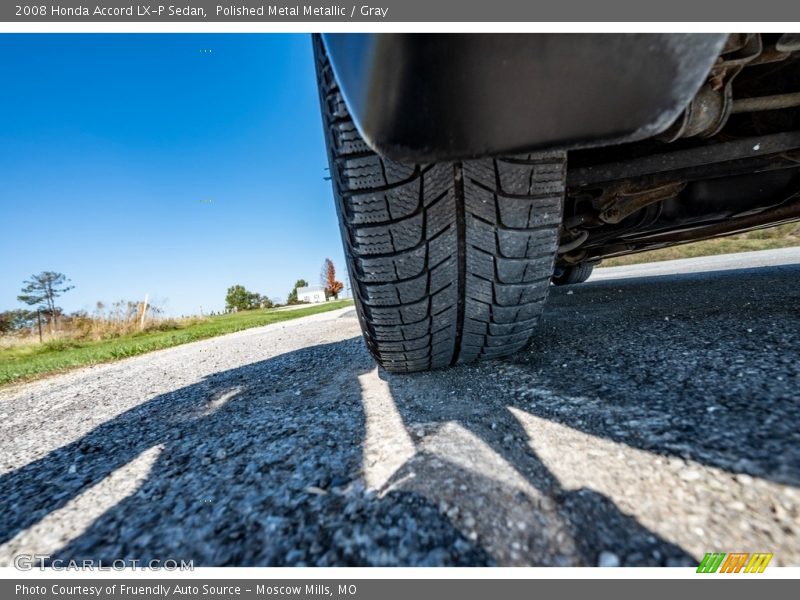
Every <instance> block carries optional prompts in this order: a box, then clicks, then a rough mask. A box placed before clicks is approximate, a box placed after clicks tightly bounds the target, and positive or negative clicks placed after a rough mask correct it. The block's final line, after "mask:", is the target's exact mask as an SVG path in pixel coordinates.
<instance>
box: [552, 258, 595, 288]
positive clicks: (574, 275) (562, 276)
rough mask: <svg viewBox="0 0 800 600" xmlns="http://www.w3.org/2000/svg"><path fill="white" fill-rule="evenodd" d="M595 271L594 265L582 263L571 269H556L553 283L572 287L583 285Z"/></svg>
mask: <svg viewBox="0 0 800 600" xmlns="http://www.w3.org/2000/svg"><path fill="white" fill-rule="evenodd" d="M593 270H594V263H588V262H587V263H581V264H579V265H573V266H570V267H556V269H555V271H554V272H553V283H554V284H556V285H572V284H574V283H583V282H584V281H586V280H587V279H589V276H590V275H591V274H592V271H593Z"/></svg>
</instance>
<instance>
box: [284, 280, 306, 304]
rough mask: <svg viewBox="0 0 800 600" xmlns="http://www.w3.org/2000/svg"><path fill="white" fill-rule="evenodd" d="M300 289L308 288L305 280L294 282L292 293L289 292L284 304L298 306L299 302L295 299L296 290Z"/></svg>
mask: <svg viewBox="0 0 800 600" xmlns="http://www.w3.org/2000/svg"><path fill="white" fill-rule="evenodd" d="M301 287H308V282H307V281H306V280H305V279H298V280H297V281H295V282H294V287H293V288H292V291H291V292H289V297H288V298H287V299H286V304H299V302H300V301H299V300H298V299H297V288H301Z"/></svg>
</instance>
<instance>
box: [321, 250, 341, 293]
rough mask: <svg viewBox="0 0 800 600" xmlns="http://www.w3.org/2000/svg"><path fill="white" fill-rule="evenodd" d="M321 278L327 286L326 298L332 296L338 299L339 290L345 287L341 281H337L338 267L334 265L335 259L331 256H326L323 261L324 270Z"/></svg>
mask: <svg viewBox="0 0 800 600" xmlns="http://www.w3.org/2000/svg"><path fill="white" fill-rule="evenodd" d="M319 280H320V283H321V284H322V286H323V287H324V288H325V297H326V298H331V297H332V298H334V299H336V298H338V297H339V292H341V291H342V288H344V284H342V282H341V281H336V267H335V266H333V261H332V260H331V259H330V258H326V259H325V260H324V261H323V262H322V272H321V273H320V275H319Z"/></svg>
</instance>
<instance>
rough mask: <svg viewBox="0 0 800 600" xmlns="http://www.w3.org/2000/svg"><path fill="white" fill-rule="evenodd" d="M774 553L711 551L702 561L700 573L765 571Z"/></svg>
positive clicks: (698, 569) (698, 570)
mask: <svg viewBox="0 0 800 600" xmlns="http://www.w3.org/2000/svg"><path fill="white" fill-rule="evenodd" d="M771 560H772V554H771V553H768V552H754V553H753V554H748V553H747V552H738V553H736V552H734V553H732V554H725V553H724V552H709V553H707V554H706V555H705V556H704V557H703V560H702V561H700V565H699V566H698V567H697V572H698V573H717V572H719V573H739V572H740V571H741V572H744V573H763V572H764V569H766V568H767V565H768V564H769V561H771Z"/></svg>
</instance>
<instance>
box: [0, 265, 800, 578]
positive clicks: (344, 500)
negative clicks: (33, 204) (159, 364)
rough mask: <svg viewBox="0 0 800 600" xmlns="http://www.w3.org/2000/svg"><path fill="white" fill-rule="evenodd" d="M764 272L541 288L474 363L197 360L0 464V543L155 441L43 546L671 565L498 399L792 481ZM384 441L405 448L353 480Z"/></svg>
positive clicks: (89, 550)
mask: <svg viewBox="0 0 800 600" xmlns="http://www.w3.org/2000/svg"><path fill="white" fill-rule="evenodd" d="M796 272H797V269H794V270H792V271H791V274H792V275H794V274H795V273H796ZM779 275H780V276H775V274H774V272H773V273H772V275H770V274H769V273H749V272H748V273H739V274H737V273H731V272H727V273H726V274H725V275H724V276H720V277H714V278H711V279H713V281H708V280H705V281H703V280H702V279H693V278H690V279H689V280H681V279H680V278H677V279H675V278H665V279H663V280H662V279H659V280H658V281H648V282H646V284H644V285H643V283H642V282H641V281H640V282H638V284H637V283H636V281H634V280H624V281H613V282H598V283H595V284H592V283H589V284H585V285H584V286H577V287H575V288H574V289H573V290H564V289H560V290H555V291H554V294H553V297H552V299H551V302H550V305H549V306H548V311H547V313H546V315H545V317H544V319H543V323H542V333H541V335H540V336H539V337H538V339H537V341H535V342H534V344H533V346H532V347H531V348H530V349H529V350H528V351H526V352H523V353H520V354H518V355H516V356H514V357H511V358H509V359H505V360H496V361H489V362H486V363H481V364H478V365H476V366H465V367H458V368H455V369H450V370H445V371H439V372H433V373H425V374H419V375H411V376H397V375H387V374H385V373H383V372H382V371H381V372H379V371H378V370H376V369H375V367H374V363H373V362H372V361H371V359H370V357H369V355H368V354H367V352H366V350H365V349H364V347H363V344H362V342H361V340H360V339H358V338H353V339H349V340H345V341H342V342H337V343H332V344H325V345H319V346H315V347H311V348H306V349H302V350H297V351H294V352H289V353H286V354H283V355H279V356H275V357H273V358H270V359H268V360H264V361H261V362H258V363H254V364H250V365H245V366H242V367H239V368H236V369H232V370H229V371H224V372H220V373H216V374H214V375H212V376H209V377H207V378H206V379H204V380H203V381H201V382H198V383H195V384H192V385H189V386H186V387H183V388H181V389H177V390H175V391H172V392H169V393H166V394H163V395H160V396H157V397H154V398H152V399H150V400H147V401H146V402H144V403H143V404H141V405H140V406H138V407H136V408H134V409H131V410H129V411H127V412H125V413H122V414H120V415H119V416H117V417H115V418H113V419H111V420H110V421H108V422H106V423H104V424H102V425H100V426H98V427H97V428H95V429H93V430H92V431H90V432H89V433H87V434H86V435H83V436H81V437H80V438H79V439H77V440H75V441H74V442H72V443H70V444H68V445H66V446H63V447H61V448H58V449H56V450H53V451H52V452H50V453H48V454H47V455H46V456H44V457H43V458H41V459H38V460H35V461H33V462H31V463H29V464H28V465H25V466H23V467H21V468H19V469H17V470H15V471H12V472H9V473H6V474H4V475H3V476H1V477H0V498H3V499H4V500H3V510H2V511H0V544H3V543H6V544H9V545H10V546H7V547H11V550H13V551H20V552H21V551H23V550H25V543H26V541H25V540H26V538H25V536H24V534H25V532H26V531H27V530H29V529H30V528H33V527H36V526H37V524H39V523H42V522H43V521H45V520H46V519H47V518H48V517H51V516H52V515H57V514H59V511H65V510H67V509H68V508H69V507H70V506H71V505H72V504H74V503H76V502H79V501H80V500H81V498H85V497H89V499H90V500H91V493H92V490H93V489H95V487H96V486H98V485H101V484H102V483H103V482H104V481H107V480H108V479H109V478H110V477H111V476H112V475H113V474H114V473H115V472H118V471H121V470H125V469H126V468H131V467H130V465H132V464H134V463H136V461H137V457H139V456H141V455H142V454H143V453H145V452H147V451H149V450H152V449H156V450H157V456H156V458H155V459H154V460H153V462H152V463H151V464H149V465H148V467H147V469H146V470H143V471H141V472H140V473H139V476H140V478H141V484H140V485H138V487H137V488H136V489H135V490H133V491H132V492H131V493H128V494H127V495H125V496H124V497H121V498H120V499H119V501H118V502H116V503H115V504H113V505H112V506H110V507H108V508H107V509H104V510H103V511H102V512H101V513H100V514H98V515H96V516H94V515H93V516H92V518H91V519H90V520H89V521H88V522H87V523H85V525H84V526H83V528H82V529H80V530H75V531H69V532H67V533H65V534H63V539H60V540H55V541H53V540H51V541H50V542H49V543H50V545H51V546H52V549H53V551H52V553H51V556H52V558H61V559H70V560H72V559H74V560H82V559H86V558H91V559H96V560H97V559H101V560H104V561H106V562H110V561H112V560H127V561H132V560H137V561H142V562H146V561H148V560H152V559H161V560H163V559H166V558H173V559H178V560H193V561H194V563H195V565H197V566H200V565H214V566H216V565H220V566H223V565H231V566H232V565H238V566H250V565H269V566H280V565H319V566H326V565H428V566H433V565H493V564H503V565H523V564H528V565H531V564H532V565H573V564H577V565H596V564H597V563H598V560H599V557H600V553H601V552H603V551H605V550H609V549H611V550H613V551H614V553H615V554H614V557H615V558H616V559H618V560H622V561H623V562H624V563H625V564H631V565H664V564H667V565H669V564H693V563H695V562H696V560H697V559H698V557H697V556H696V555H693V554H692V553H690V552H688V551H687V550H685V549H683V548H681V547H680V546H678V545H676V544H673V543H670V542H669V541H667V540H665V539H664V538H663V537H661V536H659V535H658V534H656V533H655V532H654V531H652V530H650V529H648V528H647V527H645V526H643V525H642V524H641V523H640V522H638V521H637V519H636V518H635V517H633V516H631V515H630V514H628V513H626V512H625V511H624V510H622V509H620V508H619V507H618V506H617V504H616V503H615V502H614V501H613V500H612V499H611V498H610V497H608V496H606V495H604V494H603V493H601V492H599V491H598V490H595V489H591V488H588V487H579V488H574V487H570V486H565V485H564V484H563V483H562V482H561V481H560V480H559V477H558V476H557V475H556V474H554V473H553V471H552V470H551V469H550V468H549V467H548V463H547V462H546V461H544V460H543V459H542V457H540V456H539V454H538V453H537V451H536V450H534V446H532V445H531V443H529V442H531V441H532V440H531V434H530V433H529V431H527V430H526V429H525V427H523V425H522V424H521V421H520V417H519V414H522V413H525V414H528V415H532V416H534V417H536V418H539V419H542V420H543V421H545V422H548V423H555V424H560V425H563V426H566V427H569V428H570V429H571V430H575V431H581V432H585V433H588V434H591V435H592V436H596V437H598V438H602V439H608V440H611V441H613V442H615V443H618V444H622V445H626V446H630V447H634V448H637V449H639V450H642V451H645V452H647V453H651V454H655V455H666V456H677V457H681V458H690V459H692V460H695V461H697V462H699V463H702V464H705V465H708V466H712V467H717V468H720V469H723V470H726V471H729V472H733V473H748V474H751V475H756V476H758V477H762V478H767V479H771V480H773V481H778V482H785V483H789V484H791V485H797V482H798V461H797V456H798V455H797V452H798V447H799V445H798V444H797V435H798V433H797V432H798V430H800V427H798V425H800V421H799V420H798V402H797V396H796V390H797V386H796V385H795V386H792V385H788V386H787V385H786V383H787V382H786V381H785V380H783V381H781V380H778V379H777V378H778V377H783V376H785V377H789V376H796V368H797V361H796V359H797V355H796V351H797V348H798V346H797V344H796V342H797V336H798V331H800V328H794V329H793V328H788V329H787V327H786V325H787V323H788V324H791V323H796V322H797V314H796V313H795V312H793V311H794V308H793V307H794V306H797V302H796V301H797V299H798V298H797V291H796V290H795V289H794V288H792V287H791V286H790V285H789V284H788V283H787V282H786V277H785V276H786V273H782V274H779ZM706 279H708V278H706ZM733 286H735V287H736V288H737V294H732V295H730V297H729V298H728V302H727V303H726V304H725V305H723V306H720V305H719V299H720V298H727V297H728V296H727V293H728V292H730V290H731V289H733ZM764 286H771V288H770V289H771V291H772V292H773V296H770V297H771V298H772V300H770V301H769V302H766V303H764V302H762V303H761V304H760V305H759V304H757V303H756V300H757V298H759V297H760V296H762V294H760V293H759V290H763V289H764ZM646 289H649V290H650V294H651V295H648V296H647V299H648V301H647V302H645V301H644V293H645V290H646ZM569 291H572V292H573V293H572V294H570V293H569ZM775 292H780V293H778V294H777V296H775V295H774V294H775ZM652 294H655V295H654V296H652ZM709 294H711V295H712V296H713V295H716V296H717V302H716V303H715V302H713V301H712V298H709ZM776 297H780V298H783V299H785V300H786V303H785V304H784V302H783V301H779V300H777V299H776ZM622 298H625V300H624V301H622V300H621V299H622ZM756 310H758V312H756ZM350 318H352V317H350ZM747 329H753V332H747ZM750 333H757V335H750ZM765 348H766V350H765ZM564 365H566V366H564ZM748 370H750V371H753V374H748V373H749V371H748ZM740 372H741V373H745V375H744V376H739V373H740ZM498 374H502V377H498V376H496V375H498ZM780 374H782V375H780ZM793 374H794V375H793ZM794 381H796V379H795V380H794ZM511 382H513V385H511ZM381 385H384V386H385V390H384V391H383V392H381V387H380V386H381ZM370 386H373V387H370ZM375 386H377V387H375ZM373 388H374V389H373ZM565 398H566V399H567V400H568V402H567V403H566V404H565V401H564V399H565ZM376 399H377V400H376ZM762 399H763V400H762ZM711 408H713V410H710V409H711ZM393 411H396V413H397V416H398V420H397V421H396V422H393V421H392V420H391V414H392V412H393ZM387 419H388V420H387ZM534 441H535V440H534ZM395 443H396V445H393V444H395ZM395 448H401V449H403V448H404V449H405V450H404V451H407V455H404V454H402V453H397V456H396V457H395V458H398V457H399V460H398V461H397V465H396V468H393V469H391V470H390V472H388V473H385V474H383V475H381V476H380V477H379V480H380V481H379V483H378V484H374V480H375V469H378V468H379V467H380V466H381V465H382V464H384V463H387V462H391V461H392V458H393V456H392V453H393V452H394V449H395ZM597 468H598V469H602V468H603V466H602V465H599V466H598V467H597ZM371 480H372V481H373V483H372V484H370V485H369V486H368V487H367V486H366V485H365V483H366V482H368V481H371ZM87 495H88V496H87ZM634 500H635V499H634ZM612 562H613V560H612Z"/></svg>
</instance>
